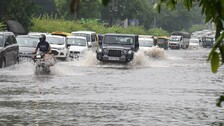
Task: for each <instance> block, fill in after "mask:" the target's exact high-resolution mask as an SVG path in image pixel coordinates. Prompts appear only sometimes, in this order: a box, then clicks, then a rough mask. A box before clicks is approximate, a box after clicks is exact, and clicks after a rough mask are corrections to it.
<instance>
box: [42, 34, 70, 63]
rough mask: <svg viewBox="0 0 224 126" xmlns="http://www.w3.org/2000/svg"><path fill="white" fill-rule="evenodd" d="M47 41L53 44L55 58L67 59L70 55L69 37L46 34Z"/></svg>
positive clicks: (52, 50) (52, 49) (52, 51)
mask: <svg viewBox="0 0 224 126" xmlns="http://www.w3.org/2000/svg"><path fill="white" fill-rule="evenodd" d="M46 41H47V42H49V44H50V46H51V53H52V54H54V57H55V58H58V59H62V60H66V59H67V58H68V56H69V50H68V45H67V39H66V37H63V36H58V35H46Z"/></svg>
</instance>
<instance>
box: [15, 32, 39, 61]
mask: <svg viewBox="0 0 224 126" xmlns="http://www.w3.org/2000/svg"><path fill="white" fill-rule="evenodd" d="M16 40H17V43H18V45H19V57H22V58H23V57H26V58H33V56H34V53H35V49H36V47H37V44H38V42H39V37H38V36H30V35H18V36H16Z"/></svg>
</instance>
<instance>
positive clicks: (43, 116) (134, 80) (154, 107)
mask: <svg viewBox="0 0 224 126" xmlns="http://www.w3.org/2000/svg"><path fill="white" fill-rule="evenodd" d="M209 51H210V50H209V49H199V50H167V51H164V50H158V49H154V50H151V53H149V52H147V53H146V55H145V54H144V52H143V51H139V52H138V53H137V54H136V56H135V59H134V60H133V61H132V62H131V63H129V64H112V63H107V64H103V63H100V62H99V61H97V60H96V58H95V54H94V53H91V52H88V53H87V54H86V57H85V58H83V59H80V60H78V61H67V62H58V63H57V64H56V65H55V66H54V67H53V68H52V70H51V74H50V75H35V74H34V65H33V63H32V62H28V61H24V62H21V63H20V64H19V65H15V66H12V67H8V68H5V69H0V125H1V126H11V125H13V126H24V125H25V126H58V125H59V126H61V125H63V126H65V125H66V126H70V125H71V126H117V125H118V126H126V125H129V126H192V125H194V126H206V125H208V126H210V125H217V126H219V125H221V124H222V123H223V122H224V109H223V108H222V107H221V108H220V107H216V100H217V98H218V97H219V96H220V95H222V93H223V89H224V84H223V77H224V76H223V69H222V68H221V69H219V72H218V73H217V74H213V73H212V72H211V70H210V64H209V63H207V62H206V58H207V56H208V53H209ZM152 52H153V53H152ZM149 55H150V56H152V57H154V58H151V57H149Z"/></svg>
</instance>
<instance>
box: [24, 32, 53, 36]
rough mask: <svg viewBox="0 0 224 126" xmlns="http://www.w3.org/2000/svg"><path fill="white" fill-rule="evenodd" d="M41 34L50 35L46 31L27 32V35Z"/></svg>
mask: <svg viewBox="0 0 224 126" xmlns="http://www.w3.org/2000/svg"><path fill="white" fill-rule="evenodd" d="M41 34H44V35H50V34H49V33H46V32H29V33H28V34H27V35H30V36H31V35H32V36H40V35H41Z"/></svg>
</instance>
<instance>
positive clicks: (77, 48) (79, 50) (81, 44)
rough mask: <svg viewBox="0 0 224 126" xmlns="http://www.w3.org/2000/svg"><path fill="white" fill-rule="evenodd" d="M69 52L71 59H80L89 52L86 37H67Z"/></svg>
mask: <svg viewBox="0 0 224 126" xmlns="http://www.w3.org/2000/svg"><path fill="white" fill-rule="evenodd" d="M67 41H68V45H69V52H70V56H71V57H75V58H79V57H82V56H83V55H84V53H85V52H87V51H88V50H89V46H88V42H87V41H86V38H85V37H80V36H67Z"/></svg>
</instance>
